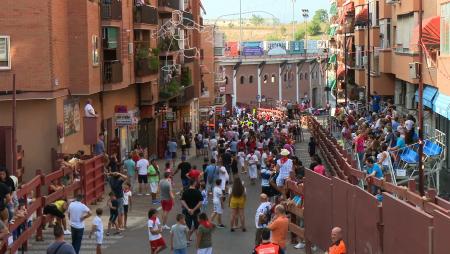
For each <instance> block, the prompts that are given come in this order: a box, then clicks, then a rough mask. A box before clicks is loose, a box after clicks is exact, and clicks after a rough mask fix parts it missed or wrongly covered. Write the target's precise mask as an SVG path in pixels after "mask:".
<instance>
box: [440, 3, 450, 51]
mask: <svg viewBox="0 0 450 254" xmlns="http://www.w3.org/2000/svg"><path fill="white" fill-rule="evenodd" d="M441 54H442V55H450V3H445V4H442V5H441Z"/></svg>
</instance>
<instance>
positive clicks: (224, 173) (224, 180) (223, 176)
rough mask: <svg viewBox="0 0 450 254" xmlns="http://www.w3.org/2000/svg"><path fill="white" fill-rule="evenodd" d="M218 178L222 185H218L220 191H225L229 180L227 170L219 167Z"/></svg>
mask: <svg viewBox="0 0 450 254" xmlns="http://www.w3.org/2000/svg"><path fill="white" fill-rule="evenodd" d="M219 178H220V180H222V184H221V185H220V188H221V189H222V190H225V187H226V185H227V181H229V180H230V176H229V175H228V172H227V169H226V168H225V167H224V166H222V167H220V174H219Z"/></svg>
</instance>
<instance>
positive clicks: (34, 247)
mask: <svg viewBox="0 0 450 254" xmlns="http://www.w3.org/2000/svg"><path fill="white" fill-rule="evenodd" d="M105 217H106V216H105ZM145 220H146V219H145V217H129V218H128V228H129V229H128V230H133V228H135V227H139V226H142V225H143V224H144V222H145ZM106 225H107V222H106V224H105V223H104V227H105V231H106ZM89 232H90V227H88V226H86V229H85V231H84V235H83V241H82V243H81V249H80V254H95V253H96V248H97V243H96V241H95V237H92V238H91V239H89ZM113 232H114V231H113ZM126 234H127V231H125V232H123V233H122V234H121V235H113V234H111V235H110V236H106V235H105V236H104V238H103V245H102V249H104V250H105V249H108V247H109V246H111V245H113V244H115V243H116V242H118V241H120V240H121V239H123V238H124V237H125V236H126ZM43 237H44V241H39V242H38V241H36V240H35V239H34V238H33V239H32V240H30V241H29V242H28V251H25V253H27V254H42V253H46V251H47V247H48V246H49V245H50V244H51V243H52V242H53V239H54V237H53V230H52V229H51V228H48V229H46V230H44V232H43ZM65 240H66V242H68V243H70V242H71V237H70V235H67V236H65ZM19 252H20V251H19Z"/></svg>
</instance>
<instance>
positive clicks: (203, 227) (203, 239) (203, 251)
mask: <svg viewBox="0 0 450 254" xmlns="http://www.w3.org/2000/svg"><path fill="white" fill-rule="evenodd" d="M198 218H199V223H200V226H199V227H198V232H197V254H212V253H213V247H212V232H213V231H214V229H215V225H214V224H213V223H211V222H210V221H209V220H208V216H207V215H206V213H201V214H200V215H199V216H198Z"/></svg>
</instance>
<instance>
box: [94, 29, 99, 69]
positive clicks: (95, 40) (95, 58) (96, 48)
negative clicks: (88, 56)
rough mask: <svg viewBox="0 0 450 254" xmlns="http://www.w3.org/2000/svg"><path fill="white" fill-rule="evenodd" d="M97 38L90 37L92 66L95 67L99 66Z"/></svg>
mask: <svg viewBox="0 0 450 254" xmlns="http://www.w3.org/2000/svg"><path fill="white" fill-rule="evenodd" d="M98 48H99V46H98V37H97V36H96V35H93V36H92V64H93V65H94V66H97V65H98V64H99V60H100V56H99V54H98Z"/></svg>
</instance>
